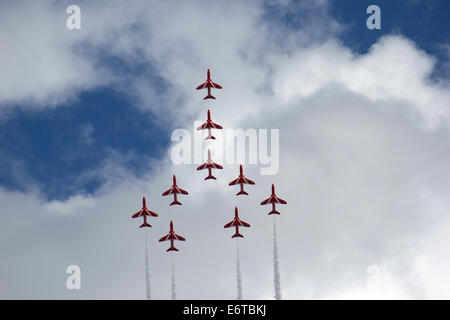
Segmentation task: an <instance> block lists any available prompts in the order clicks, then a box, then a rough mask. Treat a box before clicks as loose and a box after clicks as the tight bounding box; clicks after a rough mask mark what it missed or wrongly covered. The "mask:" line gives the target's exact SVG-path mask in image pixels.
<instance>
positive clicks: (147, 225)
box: [139, 222, 152, 228]
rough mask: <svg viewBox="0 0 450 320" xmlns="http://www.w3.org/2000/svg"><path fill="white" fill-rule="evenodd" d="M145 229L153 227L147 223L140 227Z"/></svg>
mask: <svg viewBox="0 0 450 320" xmlns="http://www.w3.org/2000/svg"><path fill="white" fill-rule="evenodd" d="M144 227H147V228H151V227H152V226H151V225H150V224H148V223H147V222H144V223H143V224H141V225H140V227H139V228H144Z"/></svg>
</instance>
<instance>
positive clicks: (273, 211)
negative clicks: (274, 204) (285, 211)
mask: <svg viewBox="0 0 450 320" xmlns="http://www.w3.org/2000/svg"><path fill="white" fill-rule="evenodd" d="M271 214H280V213H279V212H278V211H277V210H275V209H273V210H272V211H270V212H269V215H271Z"/></svg>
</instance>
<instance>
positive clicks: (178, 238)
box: [174, 233, 186, 241]
mask: <svg viewBox="0 0 450 320" xmlns="http://www.w3.org/2000/svg"><path fill="white" fill-rule="evenodd" d="M174 236H175V237H174V239H175V240H180V241H186V239H185V238H183V237H182V236H180V235H178V234H176V233H174Z"/></svg>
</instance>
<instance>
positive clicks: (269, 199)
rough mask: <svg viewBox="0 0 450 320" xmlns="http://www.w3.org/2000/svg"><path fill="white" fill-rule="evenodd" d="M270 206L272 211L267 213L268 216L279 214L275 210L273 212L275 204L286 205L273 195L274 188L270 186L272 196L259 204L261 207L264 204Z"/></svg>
mask: <svg viewBox="0 0 450 320" xmlns="http://www.w3.org/2000/svg"><path fill="white" fill-rule="evenodd" d="M269 203H271V204H272V211H270V212H269V215H270V214H280V213H279V212H278V211H277V210H275V203H281V204H287V202H286V201H285V200H283V199H281V198H278V196H277V195H276V194H275V186H274V185H273V184H272V194H271V195H270V197H269V198H267V199H266V200H264V201H263V202H261V205H265V204H269Z"/></svg>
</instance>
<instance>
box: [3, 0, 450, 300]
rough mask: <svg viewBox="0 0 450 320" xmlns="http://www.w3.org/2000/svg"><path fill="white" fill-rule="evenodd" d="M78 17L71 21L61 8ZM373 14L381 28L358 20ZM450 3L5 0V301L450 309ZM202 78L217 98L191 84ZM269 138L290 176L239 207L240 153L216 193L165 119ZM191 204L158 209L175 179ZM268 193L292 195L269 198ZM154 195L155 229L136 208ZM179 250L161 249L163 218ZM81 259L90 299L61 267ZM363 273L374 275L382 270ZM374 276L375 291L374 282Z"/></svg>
mask: <svg viewBox="0 0 450 320" xmlns="http://www.w3.org/2000/svg"><path fill="white" fill-rule="evenodd" d="M74 3H75V4H77V5H78V6H79V7H80V8H81V29H80V30H69V29H67V27H66V19H67V18H68V16H69V14H67V13H66V8H67V7H68V6H69V5H71V4H74ZM372 4H377V5H378V6H379V7H380V9H381V29H380V30H369V29H368V28H367V27H366V19H367V18H368V17H369V15H368V14H367V13H366V8H367V7H368V6H369V5H372ZM449 9H450V5H449V3H448V1H444V0H441V1H439V0H431V1H421V0H404V1H400V0H392V1H365V0H364V1H348V0H346V1H332V0H321V1H312V0H303V1H290V0H284V1H281V0H280V1H275V0H267V1H214V2H207V3H205V2H203V1H185V2H183V3H178V2H171V1H165V2H157V1H140V0H132V1H127V2H125V1H116V2H108V1H100V0H96V1H74V2H73V1H50V0H48V1H40V2H36V1H26V0H24V1H2V2H1V3H0V44H1V47H2V48H4V49H3V50H1V51H0V203H1V206H0V298H3V299H42V298H47V299H145V265H144V247H145V246H144V242H145V235H147V237H148V240H149V270H150V278H151V279H150V282H151V289H152V290H151V291H152V298H154V299H170V297H171V292H170V279H171V264H172V262H173V263H174V265H175V270H176V281H177V298H180V299H235V297H236V285H235V284H236V270H235V264H236V261H235V260H236V242H237V241H236V239H230V237H231V235H232V233H231V231H230V230H223V225H224V224H225V223H227V222H229V221H230V220H231V219H232V217H233V214H234V207H235V206H238V207H239V213H240V216H241V218H242V219H244V220H245V221H247V222H249V223H250V224H251V228H249V229H246V230H243V232H244V235H245V238H243V239H239V240H238V242H239V250H240V260H241V271H242V285H243V288H242V289H243V297H244V298H246V299H272V298H273V297H274V288H273V265H272V228H273V221H274V220H275V221H276V223H277V233H278V248H279V254H278V255H279V261H280V276H281V290H282V296H283V298H284V299H352V298H357V299H379V298H381V299H448V298H450V291H449V289H448V288H449V287H450V275H448V272H447V271H448V269H449V267H450V254H449V252H450V250H448V245H447V243H449V240H450V239H449V234H450V233H449V232H448V231H449V228H450V216H449V212H450V196H449V190H450V182H449V181H450V179H449V178H450V165H449V164H450V148H449V147H450V146H449V142H448V141H449V134H450V132H449V128H450V127H449V124H450V118H449V106H450V91H449V70H450V60H449V57H450V39H449V37H450V28H449V24H450V23H449V22H448V19H447V16H448V14H447V13H448V12H449ZM208 68H210V69H211V72H212V77H213V80H214V81H215V82H217V83H220V84H221V85H222V86H223V90H215V91H214V92H213V94H214V96H215V97H216V98H217V100H214V101H211V100H209V101H208V100H203V99H202V98H203V96H204V95H205V93H204V92H199V91H196V90H195V87H196V86H197V85H199V84H200V83H202V82H203V81H204V80H205V76H206V70H207V69H208ZM207 109H211V111H212V115H213V120H214V121H215V122H217V123H219V124H221V125H223V126H224V128H234V129H238V128H242V129H249V128H257V129H267V130H271V129H278V130H279V160H280V165H279V170H278V172H277V173H276V174H275V175H263V174H261V171H260V167H261V166H262V165H261V164H260V163H257V164H245V174H246V176H248V177H249V178H250V179H252V180H254V181H255V182H256V184H255V186H248V188H247V187H246V190H247V191H248V192H249V196H248V197H244V196H240V197H236V196H235V193H236V192H237V191H236V190H235V189H234V188H232V187H229V186H228V182H229V181H231V180H232V179H234V178H236V176H237V173H238V167H239V164H238V163H233V164H223V165H224V170H222V171H221V172H218V173H217V175H216V177H217V178H218V179H217V180H216V181H206V182H205V181H204V180H203V173H199V172H197V170H196V167H197V166H198V165H197V164H175V163H174V162H173V161H172V160H171V151H172V150H173V147H174V145H175V142H173V141H171V137H172V134H173V132H174V130H175V129H179V128H184V129H187V130H190V131H192V128H193V127H194V121H204V119H205V115H206V110H207ZM173 174H176V175H177V182H178V183H179V185H180V186H181V187H182V188H183V189H186V190H188V191H189V195H188V196H184V197H182V199H181V201H182V202H183V206H179V207H171V206H169V203H170V199H168V198H167V197H162V196H161V194H162V192H163V191H165V190H166V189H168V188H169V187H170V185H171V179H172V175H173ZM272 183H275V185H276V191H277V194H278V195H279V196H280V197H282V198H283V199H286V200H287V201H288V204H287V205H286V206H281V207H280V209H279V211H280V212H281V215H280V216H277V217H275V218H273V217H272V216H268V215H267V212H268V211H269V210H268V208H266V207H262V206H260V205H259V203H260V202H261V201H262V200H264V199H265V198H267V197H268V196H269V194H270V186H271V184H272ZM143 196H146V197H147V202H148V206H149V208H150V210H152V211H156V212H157V213H158V214H159V217H157V218H153V219H152V221H151V222H150V223H151V224H152V226H153V227H152V228H149V229H146V230H143V229H139V228H138V226H139V224H140V221H136V219H131V215H132V214H133V213H135V212H136V211H138V210H139V209H140V208H141V206H142V203H141V201H142V197H143ZM170 220H173V221H174V225H175V231H176V232H177V233H179V234H181V235H183V236H184V237H185V238H186V239H187V241H186V242H185V243H180V244H179V245H178V246H177V247H178V248H179V249H180V252H177V253H176V254H172V253H167V252H166V251H165V249H166V244H165V243H164V244H163V243H159V242H158V239H159V238H160V237H161V236H163V235H165V234H166V233H167V231H168V228H169V221H170ZM69 265H78V266H80V268H81V283H82V288H81V289H80V290H68V289H67V288H66V279H67V277H68V274H66V268H67V267H68V266H69ZM373 270H376V272H375V273H373ZM374 277H376V280H377V281H376V285H370V284H371V283H372V282H371V281H372V280H373V279H374Z"/></svg>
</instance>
